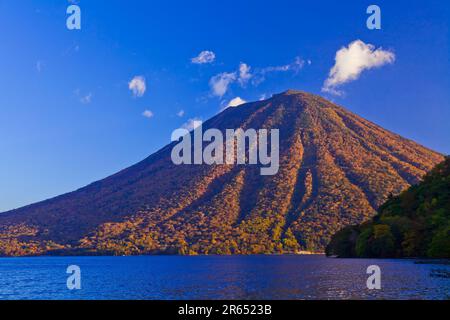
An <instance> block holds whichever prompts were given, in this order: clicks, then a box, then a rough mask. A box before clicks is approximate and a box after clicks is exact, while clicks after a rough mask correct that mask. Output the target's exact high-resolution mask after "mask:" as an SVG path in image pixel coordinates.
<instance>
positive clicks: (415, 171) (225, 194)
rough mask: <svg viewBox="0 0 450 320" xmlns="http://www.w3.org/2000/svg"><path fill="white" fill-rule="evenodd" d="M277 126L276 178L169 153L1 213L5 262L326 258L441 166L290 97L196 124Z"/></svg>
mask: <svg viewBox="0 0 450 320" xmlns="http://www.w3.org/2000/svg"><path fill="white" fill-rule="evenodd" d="M203 128H204V130H206V129H208V128H218V129H220V130H222V131H224V130H225V129H237V128H243V129H244V130H245V129H248V128H254V129H262V128H267V129H271V128H274V129H280V169H279V172H278V174H277V175H274V176H261V175H260V171H259V167H258V166H252V165H213V166H208V165H180V166H176V165H174V164H172V162H171V158H170V153H171V148H172V145H168V146H166V147H164V148H163V149H161V150H160V151H158V152H156V153H155V154H153V155H151V156H150V157H148V158H147V159H145V160H143V161H142V162H140V163H138V164H136V165H134V166H132V167H130V168H127V169H125V170H123V171H121V172H119V173H117V174H115V175H113V176H110V177H108V178H106V179H104V180H101V181H98V182H95V183H93V184H91V185H89V186H87V187H85V188H82V189H80V190H77V191H75V192H72V193H69V194H65V195H62V196H59V197H56V198H54V199H50V200H47V201H43V202H40V203H36V204H33V205H30V206H27V207H23V208H20V209H17V210H13V211H10V212H6V213H3V214H1V215H0V252H1V253H2V254H3V255H26V254H44V253H54V254H57V253H66V254H69V253H70V254H144V253H147V254H148V253H161V252H164V253H179V254H197V253H207V254H208V253H209V254H213V253H217V254H230V253H237V254H239V253H242V254H247V253H276V252H294V251H298V250H310V251H317V250H323V248H324V247H325V245H326V244H327V243H328V241H329V239H330V236H331V235H332V234H334V233H335V232H336V231H338V230H339V229H341V228H342V227H344V226H346V225H352V224H357V223H360V222H362V221H365V220H367V219H369V218H370V217H372V216H373V215H374V214H375V211H376V209H377V208H378V207H379V206H380V205H381V204H382V203H384V202H385V201H386V199H387V198H388V196H389V195H390V194H398V193H400V192H401V191H402V190H404V189H406V188H407V187H409V186H410V185H411V184H415V183H417V182H418V181H419V180H420V178H421V177H422V176H423V175H424V174H425V173H426V172H427V171H429V170H430V169H431V168H432V167H434V166H435V165H436V164H437V163H439V162H440V161H442V160H443V157H442V156H441V155H440V154H438V153H436V152H433V151H431V150H429V149H426V148H424V147H422V146H420V145H418V144H416V143H414V142H412V141H410V140H407V139H404V138H402V137H400V136H398V135H396V134H393V133H391V132H389V131H387V130H384V129H383V128H380V127H379V126H377V125H375V124H373V123H371V122H369V121H367V120H365V119H362V118H360V117H358V116H356V115H354V114H352V113H351V112H349V111H347V110H345V109H344V108H341V107H339V106H337V105H335V104H333V103H331V102H329V101H327V100H325V99H323V98H321V97H319V96H315V95H311V94H307V93H303V92H297V91H287V92H285V93H283V94H279V95H275V96H274V97H273V98H271V99H269V100H265V101H259V102H253V103H247V104H244V105H241V106H239V107H236V108H229V109H226V110H225V111H223V112H222V113H220V114H219V115H217V116H215V117H214V118H212V119H210V120H209V121H207V122H206V123H204V125H203Z"/></svg>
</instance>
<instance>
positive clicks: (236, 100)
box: [227, 97, 247, 108]
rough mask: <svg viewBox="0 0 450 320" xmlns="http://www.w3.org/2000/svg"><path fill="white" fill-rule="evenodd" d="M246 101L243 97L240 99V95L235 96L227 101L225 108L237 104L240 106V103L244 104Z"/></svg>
mask: <svg viewBox="0 0 450 320" xmlns="http://www.w3.org/2000/svg"><path fill="white" fill-rule="evenodd" d="M246 102H247V101H245V100H244V99H241V97H236V98H234V99H231V100H230V102H228V104H227V108H229V107H237V106H240V105H241V104H244V103H246Z"/></svg>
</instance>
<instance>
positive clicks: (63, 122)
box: [0, 0, 450, 211]
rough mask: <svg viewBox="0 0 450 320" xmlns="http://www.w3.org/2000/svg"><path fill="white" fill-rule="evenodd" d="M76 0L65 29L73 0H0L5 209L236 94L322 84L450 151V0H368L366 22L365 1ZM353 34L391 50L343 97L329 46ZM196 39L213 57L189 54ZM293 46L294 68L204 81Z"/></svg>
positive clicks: (283, 59)
mask: <svg viewBox="0 0 450 320" xmlns="http://www.w3.org/2000/svg"><path fill="white" fill-rule="evenodd" d="M75 2H78V4H79V5H80V7H81V10H82V29H81V30H80V31H69V30H68V29H67V28H66V18H67V15H66V8H67V6H68V5H69V3H68V1H64V0H58V1H57V0H54V1H50V0H45V1H44V0H35V1H31V0H27V1H26V0H21V1H13V0H3V1H0V44H1V47H0V48H1V50H0V88H1V89H0V90H1V91H0V92H1V94H0V137H1V139H0V211H3V210H7V209H11V208H15V207H19V206H22V205H25V204H29V203H32V202H35V201H38V200H43V199H46V198H49V197H52V196H56V195H58V194H61V193H64V192H68V191H72V190H74V189H77V188H79V187H82V186H84V185H86V184H88V183H90V182H93V181H95V180H97V179H100V178H104V177H106V176H108V175H110V174H112V173H115V172H116V171H118V170H120V169H123V168H125V167H127V166H129V165H132V164H134V163H136V162H138V161H140V160H142V159H143V158H145V157H146V156H148V155H149V154H151V153H153V152H154V151H156V150H157V149H159V148H160V147H162V146H164V145H165V144H167V143H168V142H169V139H170V134H171V132H172V131H173V130H174V129H176V128H178V127H180V126H182V125H183V123H186V122H187V121H188V120H189V119H194V118H199V119H203V120H206V119H208V118H209V117H211V116H213V115H215V114H216V113H217V112H218V111H219V110H220V109H221V107H222V106H223V105H224V104H226V103H227V101H229V100H231V99H233V98H235V97H237V96H239V97H241V98H242V99H244V100H247V101H252V100H258V99H259V98H260V97H261V96H262V95H266V96H270V94H272V93H278V92H281V91H284V90H286V89H288V88H293V89H300V90H305V91H309V92H313V93H317V94H322V95H324V96H325V97H327V98H329V99H332V100H333V101H335V102H337V103H338V104H341V105H343V106H345V107H346V108H348V109H350V110H351V111H353V112H355V113H357V114H359V115H361V116H363V117H365V118H367V119H369V120H371V121H374V122H375V123H377V124H379V125H381V126H383V127H385V128H387V129H390V130H392V131H394V132H396V133H399V134H401V135H403V136H405V137H407V138H411V139H413V140H415V141H417V142H419V143H422V144H424V145H425V146H428V147H430V148H432V149H435V150H437V151H440V152H442V153H446V154H450V121H449V120H450V94H449V88H450V62H449V42H448V39H449V30H448V28H449V19H450V10H449V6H450V5H449V2H448V1H446V0H442V1H434V0H428V1H378V0H377V1H375V2H374V3H376V4H377V5H379V6H380V7H381V10H382V30H375V31H370V30H368V29H367V28H366V19H367V14H366V8H367V6H368V5H370V4H372V2H369V1H300V0H293V1H285V0H277V1H263V0H255V1H243V0H241V1H220V2H219V1H194V0H192V1H181V0H179V1H168V0H164V1H144V0H142V1H100V0H95V1H94V0H90V1H86V0H79V1H75ZM358 39H360V40H362V41H363V42H364V43H366V44H373V45H374V46H375V47H376V48H378V47H382V48H383V49H385V50H389V51H391V52H393V53H395V57H396V59H395V62H394V63H392V64H388V65H385V66H382V67H380V68H377V69H372V70H368V71H365V72H363V73H362V74H361V76H360V78H359V79H358V80H356V81H353V82H350V83H348V84H345V85H343V86H342V87H341V88H340V89H342V90H343V91H344V92H345V95H343V96H334V95H331V94H325V93H322V92H321V88H322V85H323V82H324V80H325V79H326V78H327V76H328V72H329V70H330V68H331V67H332V66H333V65H334V57H335V54H336V51H337V50H339V49H340V48H341V47H343V46H347V45H348V44H349V43H351V42H352V41H354V40H358ZM203 50H210V51H213V52H214V53H215V55H216V60H215V61H214V62H213V63H211V64H202V65H198V64H193V63H191V58H193V57H195V56H197V55H198V54H199V53H200V52H201V51H203ZM296 57H300V58H301V59H303V60H304V61H305V65H304V67H303V68H302V69H301V70H300V71H299V72H297V73H296V72H291V71H288V72H272V73H268V74H267V75H266V77H265V81H264V82H262V83H260V84H258V85H253V84H251V83H249V84H247V85H246V86H245V87H241V86H240V85H239V84H238V83H237V82H236V83H234V84H232V85H231V86H230V88H229V90H228V92H227V93H226V94H225V95H224V96H223V97H221V98H220V97H214V96H212V94H211V90H210V87H209V81H210V78H211V77H213V76H214V75H216V74H219V73H221V72H234V71H236V69H237V68H238V66H239V63H240V62H245V63H246V64H248V65H250V66H251V67H252V70H256V69H260V70H261V69H263V68H266V67H269V66H283V65H288V64H290V63H292V62H293V61H294V59H295V58H296ZM308 60H310V61H311V64H308V63H307V61H308ZM134 76H143V77H145V79H146V85H147V90H146V92H145V94H144V96H142V97H140V98H136V97H133V96H132V93H131V92H130V90H129V88H128V82H129V81H130V80H131V79H132V78H133V77H134ZM83 97H84V98H85V99H84V100H83ZM87 97H89V98H87ZM145 110H150V111H151V112H152V113H153V117H152V118H146V117H144V116H143V115H142V113H143V112H144V111H145ZM180 110H183V111H184V115H183V116H181V117H180V116H178V115H177V113H178V112H179V111H180Z"/></svg>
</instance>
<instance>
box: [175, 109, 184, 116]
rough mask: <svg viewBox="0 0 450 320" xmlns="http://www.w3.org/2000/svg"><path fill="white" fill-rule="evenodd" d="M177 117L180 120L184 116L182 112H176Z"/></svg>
mask: <svg viewBox="0 0 450 320" xmlns="http://www.w3.org/2000/svg"><path fill="white" fill-rule="evenodd" d="M177 116H178V117H180V118H181V117H182V116H184V110H180V111H178V112H177Z"/></svg>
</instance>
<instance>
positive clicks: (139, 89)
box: [128, 76, 147, 97]
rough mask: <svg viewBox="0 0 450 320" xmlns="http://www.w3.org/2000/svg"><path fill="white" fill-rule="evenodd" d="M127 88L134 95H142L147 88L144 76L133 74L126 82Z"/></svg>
mask: <svg viewBox="0 0 450 320" xmlns="http://www.w3.org/2000/svg"><path fill="white" fill-rule="evenodd" d="M128 88H129V89H130V90H131V92H133V96H134V97H142V96H143V95H144V93H145V91H146V90H147V85H146V84H145V78H144V77H142V76H135V77H134V78H133V79H131V81H130V82H129V83H128Z"/></svg>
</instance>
